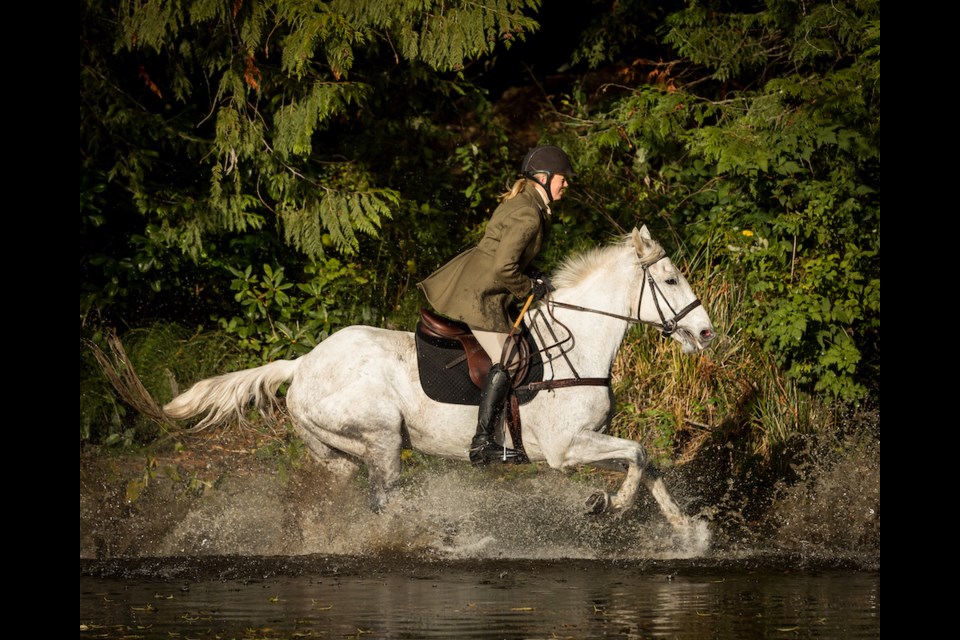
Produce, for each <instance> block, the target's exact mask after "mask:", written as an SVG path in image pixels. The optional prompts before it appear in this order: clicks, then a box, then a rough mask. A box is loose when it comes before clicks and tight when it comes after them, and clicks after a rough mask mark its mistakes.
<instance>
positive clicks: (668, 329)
mask: <svg viewBox="0 0 960 640" xmlns="http://www.w3.org/2000/svg"><path fill="white" fill-rule="evenodd" d="M666 257H667V256H666V254H664V255H662V256H660V257H659V258H657V259H656V260H654V261H653V262H650V263H648V264H644V265H641V267H642V269H643V274H644V279H643V285H642V286H641V287H640V295H639V296H638V298H637V317H636V318H634V317H631V316H624V315H620V314H619V313H612V312H610V311H603V310H602V309H591V308H590V307H581V306H579V305H575V304H570V303H567V302H560V301H559V300H552V299H550V297H549V296H548V297H547V298H545V300H544V301H545V302H546V303H547V306H548V307H549V306H554V307H562V308H564V309H571V310H573V311H582V312H585V313H596V314H599V315H604V316H609V317H611V318H617V319H618V320H624V321H626V322H628V323H630V324H648V325H650V326H653V327H656V328H658V329H659V330H660V333H661V334H662V335H663V337H665V338H668V337H670V336H671V335H673V333H674V332H676V330H677V327H678V326H679V322H680V320H682V319H683V318H684V317H685V316H686V315H687V314H688V313H690V312H691V311H693V310H694V309H696V308H697V307H699V306H700V304H701V303H700V299H699V298H695V299H694V300H693V302H691V303H690V304H688V305H687V306H685V307H683V308H682V309H680V310H679V311H674V309H673V307H672V306H671V305H670V303H669V302H668V301H667V299H666V297H665V296H664V295H663V291H662V290H661V289H660V286H659V285H658V284H657V281H656V280H654V279H653V276H652V275H651V274H650V267H652V266H653V265H655V264H656V263H658V262H660V261H661V260H663V259H664V258H666ZM648 284H649V285H650V295H652V296H653V304H654V306H655V307H656V308H657V315H659V316H660V322H652V321H649V320H642V319H641V318H640V307H641V306H642V304H643V295H644V293H645V292H646V290H647V285H648ZM661 298H662V299H663V303H664V305H665V306H666V308H667V309H669V311H670V312H671V313H672V314H673V317H672V318H670V319H667V317H666V315H665V314H664V312H663V307H662V306H661V305H660V299H661ZM550 315H551V317H552V316H553V314H552V312H551V314H550ZM553 319H554V321H555V322H557V320H556V318H553ZM548 329H549V325H548ZM550 332H551V334H552V333H553V331H552V329H551V330H550ZM553 337H554V339H556V336H553ZM560 342H563V341H560ZM560 342H557V344H560ZM555 346H556V345H555ZM562 353H563V356H564V358H566V357H567V356H566V352H562ZM568 364H569V360H568ZM570 368H571V369H573V371H574V376H575V377H573V378H563V379H559V380H544V381H542V382H530V383H527V384H525V385H522V388H525V389H530V390H533V391H539V390H544V389H562V388H565V387H576V386H608V385H609V384H610V377H609V376H608V377H606V378H581V377H580V376H579V374H577V372H576V369H575V368H574V367H573V366H572V365H571V367H570Z"/></svg>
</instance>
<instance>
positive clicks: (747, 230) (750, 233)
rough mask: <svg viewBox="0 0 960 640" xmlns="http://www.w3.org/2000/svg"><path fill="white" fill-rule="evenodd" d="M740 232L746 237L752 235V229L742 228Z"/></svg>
mask: <svg viewBox="0 0 960 640" xmlns="http://www.w3.org/2000/svg"><path fill="white" fill-rule="evenodd" d="M740 233H742V234H743V235H745V236H747V237H748V238H749V237H750V236H752V235H753V231H750V229H744V230H743V231H741V232H740Z"/></svg>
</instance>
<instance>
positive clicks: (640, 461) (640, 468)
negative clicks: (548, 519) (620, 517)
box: [561, 431, 688, 529]
mask: <svg viewBox="0 0 960 640" xmlns="http://www.w3.org/2000/svg"><path fill="white" fill-rule="evenodd" d="M615 462H624V463H626V465H627V474H626V477H625V478H624V480H623V483H622V484H621V485H620V489H619V490H618V491H617V492H616V493H613V494H609V493H607V492H605V491H599V492H597V493H594V494H593V495H591V496H590V497H589V498H588V499H587V510H588V512H589V513H594V514H596V513H602V512H604V511H607V510H614V511H624V510H626V509H629V508H630V507H632V506H633V504H634V502H635V500H636V498H637V491H638V489H639V488H640V483H641V482H643V483H644V484H645V485H646V486H647V489H648V490H649V491H650V493H651V495H652V496H653V498H654V500H656V501H657V504H658V505H659V506H660V511H661V512H662V513H663V515H664V517H666V519H667V521H668V522H670V524H671V525H673V526H674V527H676V528H678V529H680V528H684V527H686V526H687V525H688V519H687V517H686V516H685V515H684V514H683V512H682V511H681V510H680V507H679V506H677V503H676V502H675V501H674V500H673V497H672V496H671V495H670V492H669V491H667V487H666V485H664V483H663V479H662V478H660V477H659V475H657V473H656V472H655V471H654V469H653V467H651V466H650V465H649V464H648V462H647V452H646V451H645V450H644V448H643V447H642V446H641V445H640V444H639V443H637V442H634V441H632V440H625V439H623V438H616V437H614V436H609V435H606V434H602V433H596V432H594V431H581V432H579V433H577V434H576V435H575V436H574V437H573V439H572V441H571V442H570V446H569V447H568V448H567V450H566V452H565V453H564V456H563V462H562V465H561V466H563V467H572V466H576V465H581V464H588V465H598V464H599V465H604V464H610V463H615Z"/></svg>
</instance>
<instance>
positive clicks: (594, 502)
mask: <svg viewBox="0 0 960 640" xmlns="http://www.w3.org/2000/svg"><path fill="white" fill-rule="evenodd" d="M609 506H610V496H609V495H608V494H607V492H605V491H598V492H597V493H595V494H593V495H592V496H590V497H589V498H587V515H591V516H595V515H599V514H601V513H603V512H604V511H606V510H607V507H609Z"/></svg>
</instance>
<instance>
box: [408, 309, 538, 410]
mask: <svg viewBox="0 0 960 640" xmlns="http://www.w3.org/2000/svg"><path fill="white" fill-rule="evenodd" d="M522 336H523V338H524V340H526V341H527V344H528V345H529V346H530V367H529V370H528V371H527V377H526V379H525V380H524V381H523V383H527V382H540V381H541V380H543V361H542V360H541V359H540V353H539V352H538V351H537V345H536V343H535V342H534V341H533V336H531V335H530V333H529V332H528V331H526V330H524V331H523V334H522ZM416 340H417V366H418V368H419V370H420V385H421V386H422V387H423V390H424V391H425V392H426V394H427V396H428V397H429V398H431V399H432V400H436V401H437V402H443V403H445V404H470V405H474V406H478V405H479V404H480V389H478V388H477V385H475V384H473V380H471V379H470V370H469V368H468V367H467V359H466V356H465V354H464V351H463V345H461V344H460V342H459V341H458V340H446V339H444V338H435V337H433V336H428V335H424V333H423V332H422V331H421V330H420V323H419V322H418V323H417V331H416ZM536 395H537V391H531V390H529V389H521V390H520V391H518V392H517V399H518V400H519V401H520V404H526V403H527V402H530V401H531V400H533V398H534V397H536Z"/></svg>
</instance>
